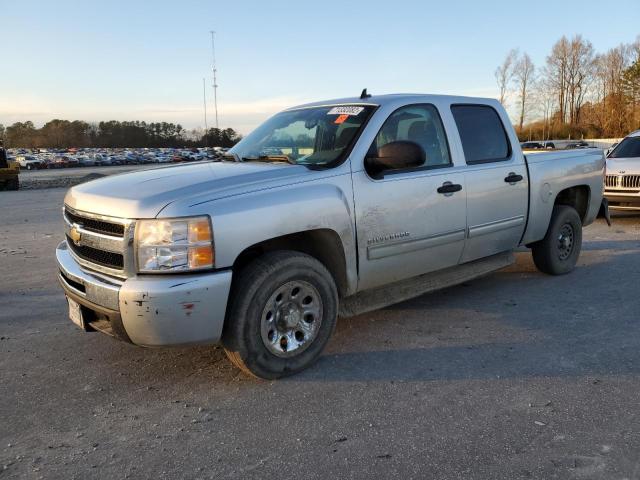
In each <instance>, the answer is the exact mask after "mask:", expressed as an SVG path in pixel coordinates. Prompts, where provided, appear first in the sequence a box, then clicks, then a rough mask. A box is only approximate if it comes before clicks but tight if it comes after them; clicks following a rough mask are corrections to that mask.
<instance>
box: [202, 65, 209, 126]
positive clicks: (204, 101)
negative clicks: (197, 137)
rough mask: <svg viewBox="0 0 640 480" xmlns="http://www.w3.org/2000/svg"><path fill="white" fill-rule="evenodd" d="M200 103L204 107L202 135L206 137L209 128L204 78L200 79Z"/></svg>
mask: <svg viewBox="0 0 640 480" xmlns="http://www.w3.org/2000/svg"><path fill="white" fill-rule="evenodd" d="M202 103H203V105H204V133H205V135H206V134H207V132H208V131H209V126H208V125H207V87H206V83H205V78H204V77H202Z"/></svg>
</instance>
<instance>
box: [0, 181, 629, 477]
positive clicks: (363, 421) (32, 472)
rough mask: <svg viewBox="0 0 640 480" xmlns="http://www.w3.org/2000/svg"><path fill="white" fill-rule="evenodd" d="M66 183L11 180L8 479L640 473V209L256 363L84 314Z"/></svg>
mask: <svg viewBox="0 0 640 480" xmlns="http://www.w3.org/2000/svg"><path fill="white" fill-rule="evenodd" d="M63 194H64V191H63V190H60V189H51V190H34V191H23V192H4V193H0V205H1V206H2V213H0V219H1V221H0V240H1V241H0V266H1V272H2V275H1V276H0V305H1V307H0V412H1V416H0V478H47V479H49V478H61V479H70V478H82V479H84V478H215V479H220V478H239V479H245V478H256V479H263V478H278V479H287V478H305V479H307V478H318V479H325V478H363V479H364V478H367V479H368V478H400V479H406V478H434V479H438V480H443V479H459V478H465V479H468V478H491V479H498V478H501V479H509V480H512V479H516V478H544V479H550V478H557V479H572V478H575V479H585V478H586V479H601V478H607V479H608V478H611V479H623V478H627V479H638V478H640V300H639V298H640V295H639V293H638V286H639V285H640V254H639V253H640V217H623V218H616V219H615V223H614V226H613V228H611V229H608V228H607V227H606V225H604V224H603V223H598V224H596V225H593V226H591V227H589V228H588V229H587V230H586V231H585V244H584V250H583V254H582V257H581V260H580V262H579V267H578V268H577V270H576V271H575V272H574V273H572V274H570V275H568V276H564V277H548V276H545V275H542V274H539V273H537V272H536V271H535V269H534V267H533V264H532V262H531V260H530V255H529V254H528V253H519V254H518V255H517V260H518V261H517V264H516V265H515V266H513V267H511V268H509V269H507V270H505V271H502V272H499V273H496V274H493V275H491V276H489V277H485V278H483V279H479V280H476V281H473V282H469V283H468V284H465V285H462V286H458V287H455V288H450V289H448V290H445V291H442V292H438V293H435V294H431V295H426V296H423V297H421V298H418V299H415V300H412V301H409V302H405V303H402V304H400V305H396V306H394V307H391V308H387V309H385V310H382V311H378V312H375V313H373V314H367V315H362V316H360V317H356V318H353V319H350V320H343V321H342V322H341V323H340V324H339V326H338V330H337V333H336V335H335V337H334V338H333V340H332V341H331V343H330V345H329V349H328V351H327V352H326V354H325V355H324V356H323V357H322V359H321V360H320V361H319V362H318V363H317V364H316V365H315V366H314V367H313V368H312V369H310V370H309V371H307V372H305V373H303V374H301V375H298V376H296V377H293V378H290V379H286V380H283V381H278V382H262V381H256V380H253V379H248V378H246V377H244V376H243V375H242V374H240V373H239V372H238V371H237V370H235V369H234V368H232V367H231V366H230V364H229V363H228V362H227V360H226V359H225V357H224V355H223V353H222V352H221V351H220V350H219V349H217V348H195V349H157V350H147V349H142V348H137V347H133V346H130V345H126V344H124V343H119V342H117V341H114V340H112V339H110V338H108V337H105V336H103V335H101V334H98V333H92V334H88V333H83V332H81V331H80V330H78V329H77V328H75V327H74V326H73V325H72V323H71V322H70V321H68V320H67V318H66V302H65V300H64V297H63V295H62V294H61V291H60V289H59V288H58V286H57V284H56V280H55V263H54V258H53V250H54V248H55V245H56V243H57V242H58V241H59V240H60V238H61V236H62V225H61V211H60V207H61V204H62V198H63Z"/></svg>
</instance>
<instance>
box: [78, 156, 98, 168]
mask: <svg viewBox="0 0 640 480" xmlns="http://www.w3.org/2000/svg"><path fill="white" fill-rule="evenodd" d="M76 160H77V161H78V166H79V167H94V166H95V165H96V161H95V159H93V158H91V157H85V156H80V157H76Z"/></svg>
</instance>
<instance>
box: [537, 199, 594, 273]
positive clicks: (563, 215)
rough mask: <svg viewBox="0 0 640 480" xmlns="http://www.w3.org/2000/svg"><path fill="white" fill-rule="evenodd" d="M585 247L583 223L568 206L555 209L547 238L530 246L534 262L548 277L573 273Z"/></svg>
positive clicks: (573, 209) (558, 206) (559, 206)
mask: <svg viewBox="0 0 640 480" xmlns="http://www.w3.org/2000/svg"><path fill="white" fill-rule="evenodd" d="M581 248H582V220H580V215H578V212H576V210H575V208H573V207H570V206H568V205H556V206H555V207H553V213H552V214H551V221H550V222H549V228H548V230H547V234H546V235H545V237H544V238H543V239H542V240H540V241H539V242H536V243H534V244H533V245H532V246H531V253H532V254H533V263H535V265H536V267H537V268H538V270H540V271H541V272H543V273H547V274H549V275H564V274H565V273H569V272H571V271H572V270H573V269H574V267H575V266H576V263H577V261H578V257H579V256H580V250H581Z"/></svg>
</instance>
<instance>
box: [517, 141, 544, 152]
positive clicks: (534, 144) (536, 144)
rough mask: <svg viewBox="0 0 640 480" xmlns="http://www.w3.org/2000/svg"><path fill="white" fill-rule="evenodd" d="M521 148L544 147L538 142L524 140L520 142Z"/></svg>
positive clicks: (539, 148)
mask: <svg viewBox="0 0 640 480" xmlns="http://www.w3.org/2000/svg"><path fill="white" fill-rule="evenodd" d="M520 148H522V150H543V149H544V148H545V147H544V145H543V144H541V143H540V142H524V143H521V144H520Z"/></svg>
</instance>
